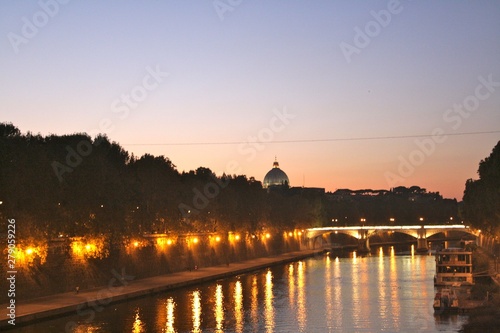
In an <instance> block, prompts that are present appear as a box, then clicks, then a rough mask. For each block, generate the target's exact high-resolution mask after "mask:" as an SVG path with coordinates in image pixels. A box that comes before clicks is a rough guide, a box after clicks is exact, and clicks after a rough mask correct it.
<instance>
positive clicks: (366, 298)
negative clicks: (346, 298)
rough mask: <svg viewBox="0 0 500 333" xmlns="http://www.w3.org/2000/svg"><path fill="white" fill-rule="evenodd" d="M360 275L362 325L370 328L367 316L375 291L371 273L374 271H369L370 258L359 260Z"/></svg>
mask: <svg viewBox="0 0 500 333" xmlns="http://www.w3.org/2000/svg"><path fill="white" fill-rule="evenodd" d="M358 265H359V270H360V272H359V275H360V279H359V281H360V291H361V292H360V295H359V300H360V304H359V307H360V310H361V318H363V321H362V323H361V325H360V326H361V327H363V328H365V329H366V328H369V327H367V325H368V324H367V321H366V318H368V317H369V316H370V305H371V302H370V300H371V298H372V292H373V291H374V290H373V289H370V283H369V280H370V274H373V273H372V272H369V271H368V260H367V258H361V259H360V261H359V264H358Z"/></svg>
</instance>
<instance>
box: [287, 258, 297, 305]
mask: <svg viewBox="0 0 500 333" xmlns="http://www.w3.org/2000/svg"><path fill="white" fill-rule="evenodd" d="M288 300H289V304H290V308H291V309H294V308H295V272H294V267H293V263H292V264H290V265H289V266H288Z"/></svg>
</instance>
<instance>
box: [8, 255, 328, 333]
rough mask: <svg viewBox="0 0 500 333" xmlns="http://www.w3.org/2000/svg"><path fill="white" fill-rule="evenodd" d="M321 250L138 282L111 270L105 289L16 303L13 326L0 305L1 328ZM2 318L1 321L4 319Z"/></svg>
mask: <svg viewBox="0 0 500 333" xmlns="http://www.w3.org/2000/svg"><path fill="white" fill-rule="evenodd" d="M322 252H323V251H322V250H304V251H295V252H288V253H283V254H280V255H275V256H270V257H263V258H257V259H251V260H246V261H242V262H235V263H231V264H229V265H219V266H212V267H203V268H200V269H197V270H193V271H183V272H176V273H171V274H165V275H160V276H155V277H150V278H144V279H140V280H134V277H133V276H128V275H127V274H126V272H125V271H124V270H122V271H121V272H117V271H114V273H113V274H114V275H115V278H112V279H110V281H109V283H108V285H107V286H101V287H98V288H93V289H89V290H83V291H79V292H78V293H77V292H68V293H62V294H54V295H51V296H45V297H40V298H35V299H31V300H27V301H26V302H22V301H21V302H20V305H19V304H17V302H16V307H15V324H16V325H15V326H14V325H12V324H9V320H11V318H9V315H8V313H9V312H8V310H9V309H8V306H9V304H8V303H4V304H1V305H0V306H1V308H2V319H1V320H0V328H1V329H14V328H15V327H16V326H21V325H23V326H24V325H26V324H29V323H32V322H36V321H41V320H45V319H50V318H54V317H58V316H63V315H69V314H71V313H72V312H73V313H74V314H77V313H79V312H80V311H82V310H84V309H86V308H91V307H96V306H98V307H105V306H107V305H109V304H112V303H117V302H122V301H126V300H129V299H133V298H139V297H143V296H147V295H152V294H156V293H160V292H164V291H170V290H174V289H179V288H183V287H188V286H192V285H196V284H200V283H204V282H209V281H214V280H218V279H221V278H227V277H232V276H237V275H240V274H245V273H249V272H253V271H257V270H260V269H264V268H267V267H271V266H276V265H280V264H285V263H288V262H292V261H296V260H301V259H305V258H308V257H312V256H315V255H316V254H319V253H322ZM4 318H5V319H4Z"/></svg>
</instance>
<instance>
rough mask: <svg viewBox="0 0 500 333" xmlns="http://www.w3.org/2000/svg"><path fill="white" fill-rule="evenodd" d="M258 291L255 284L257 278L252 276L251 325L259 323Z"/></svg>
mask: <svg viewBox="0 0 500 333" xmlns="http://www.w3.org/2000/svg"><path fill="white" fill-rule="evenodd" d="M258 297H259V289H258V283H257V276H255V275H254V276H253V278H252V304H251V311H250V313H251V314H252V323H253V324H254V326H255V325H257V323H258V322H259V299H258Z"/></svg>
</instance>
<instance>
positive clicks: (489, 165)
mask: <svg viewBox="0 0 500 333" xmlns="http://www.w3.org/2000/svg"><path fill="white" fill-rule="evenodd" d="M478 175H479V179H477V180H473V179H469V180H467V182H466V183H465V191H464V198H463V215H464V218H465V219H466V221H467V223H470V224H471V225H473V226H475V227H476V228H478V229H481V230H485V231H488V232H489V233H491V234H493V235H500V141H499V142H498V143H497V145H496V146H495V147H494V148H493V150H492V152H491V154H490V156H488V157H486V158H485V159H484V160H482V161H481V162H480V163H479V168H478Z"/></svg>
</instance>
